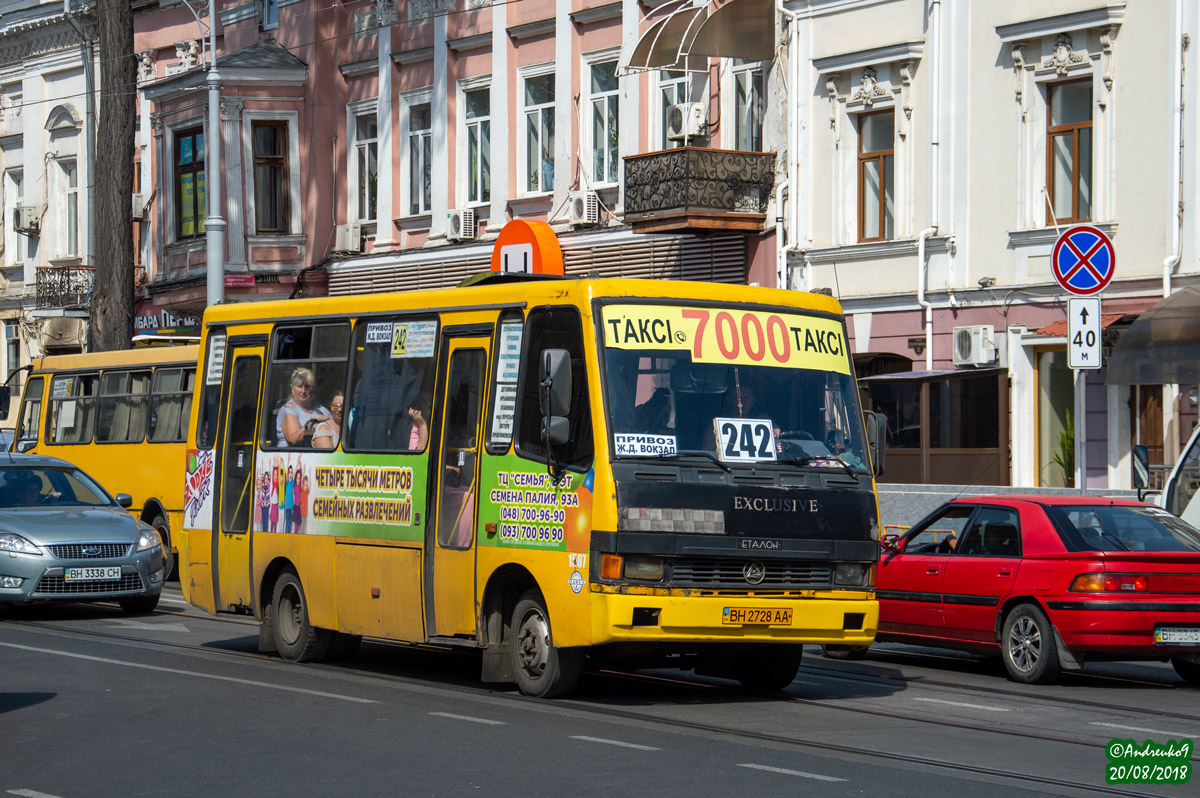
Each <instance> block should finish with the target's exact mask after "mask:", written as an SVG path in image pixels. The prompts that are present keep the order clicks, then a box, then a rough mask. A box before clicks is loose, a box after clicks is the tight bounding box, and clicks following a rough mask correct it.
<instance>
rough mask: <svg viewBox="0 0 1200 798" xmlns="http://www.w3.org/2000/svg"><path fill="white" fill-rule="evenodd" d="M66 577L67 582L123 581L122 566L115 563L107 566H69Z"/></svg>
mask: <svg viewBox="0 0 1200 798" xmlns="http://www.w3.org/2000/svg"><path fill="white" fill-rule="evenodd" d="M65 570H66V575H65V577H64V579H65V581H67V582H103V581H108V580H111V581H113V582H119V581H121V566H119V565H113V566H108V567H106V568H67V569H65Z"/></svg>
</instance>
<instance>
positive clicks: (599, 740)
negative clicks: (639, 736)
mask: <svg viewBox="0 0 1200 798" xmlns="http://www.w3.org/2000/svg"><path fill="white" fill-rule="evenodd" d="M571 739H572V740H583V741H584V742H585V743H604V744H605V745H619V746H621V747H622V748H636V749H637V750H639V751H661V750H662V749H661V748H655V747H654V746H652V745H638V744H637V743H623V742H621V741H620V740H605V739H604V738H603V737H586V736H584V735H582V734H575V735H572V736H571Z"/></svg>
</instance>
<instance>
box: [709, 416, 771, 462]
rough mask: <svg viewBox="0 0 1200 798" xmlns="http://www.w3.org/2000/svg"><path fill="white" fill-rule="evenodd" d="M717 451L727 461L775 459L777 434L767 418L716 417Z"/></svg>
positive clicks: (714, 420) (714, 421)
mask: <svg viewBox="0 0 1200 798" xmlns="http://www.w3.org/2000/svg"><path fill="white" fill-rule="evenodd" d="M713 426H714V427H715V428H716V436H717V451H718V452H719V453H720V455H721V459H722V460H723V461H725V462H727V463H728V462H737V463H761V462H763V461H765V460H774V459H775V436H774V434H773V433H772V424H771V420H770V419H767V418H715V419H713Z"/></svg>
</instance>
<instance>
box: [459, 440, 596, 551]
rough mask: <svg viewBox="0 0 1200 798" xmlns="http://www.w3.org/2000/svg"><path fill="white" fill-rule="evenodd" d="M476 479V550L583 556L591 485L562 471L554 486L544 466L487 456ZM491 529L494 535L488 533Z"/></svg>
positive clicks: (509, 457) (589, 480)
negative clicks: (480, 495) (480, 498)
mask: <svg viewBox="0 0 1200 798" xmlns="http://www.w3.org/2000/svg"><path fill="white" fill-rule="evenodd" d="M481 471H482V473H481V474H480V483H481V484H482V486H483V501H481V502H480V506H479V529H480V530H481V534H480V535H479V545H481V546H502V547H514V548H517V547H519V548H532V549H550V550H553V551H587V550H588V547H589V545H590V543H591V529H592V483H593V479H594V477H595V469H594V467H593V468H590V469H588V471H587V473H586V474H580V473H577V472H573V471H567V472H565V473H564V474H563V475H562V477H561V478H560V479H559V481H558V482H557V483H555V482H554V480H553V479H552V478H551V476H550V474H549V473H548V472H547V470H546V466H545V465H543V464H541V463H535V462H531V461H529V460H526V459H525V458H523V457H519V456H517V455H515V454H510V455H505V456H501V457H485V458H484V462H483V467H482V469H481ZM489 524H494V525H495V526H494V527H493V528H494V529H495V530H496V531H495V533H494V534H493V533H488V532H487V531H486V530H487V529H488V525H489Z"/></svg>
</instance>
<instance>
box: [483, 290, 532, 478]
mask: <svg viewBox="0 0 1200 798" xmlns="http://www.w3.org/2000/svg"><path fill="white" fill-rule="evenodd" d="M524 333H525V329H524V325H523V324H522V319H521V312H520V311H515V312H513V311H509V312H508V313H506V314H505V315H504V316H503V317H501V319H500V329H499V330H497V332H496V345H495V351H494V353H493V355H492V356H493V357H494V358H495V365H494V367H493V368H492V412H491V415H490V416H489V418H488V438H487V450H488V452H489V453H490V454H506V453H507V452H508V447H509V446H511V445H512V439H513V429H514V428H515V426H516V417H517V387H518V383H519V378H520V376H521V339H522V337H523V335H524Z"/></svg>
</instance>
